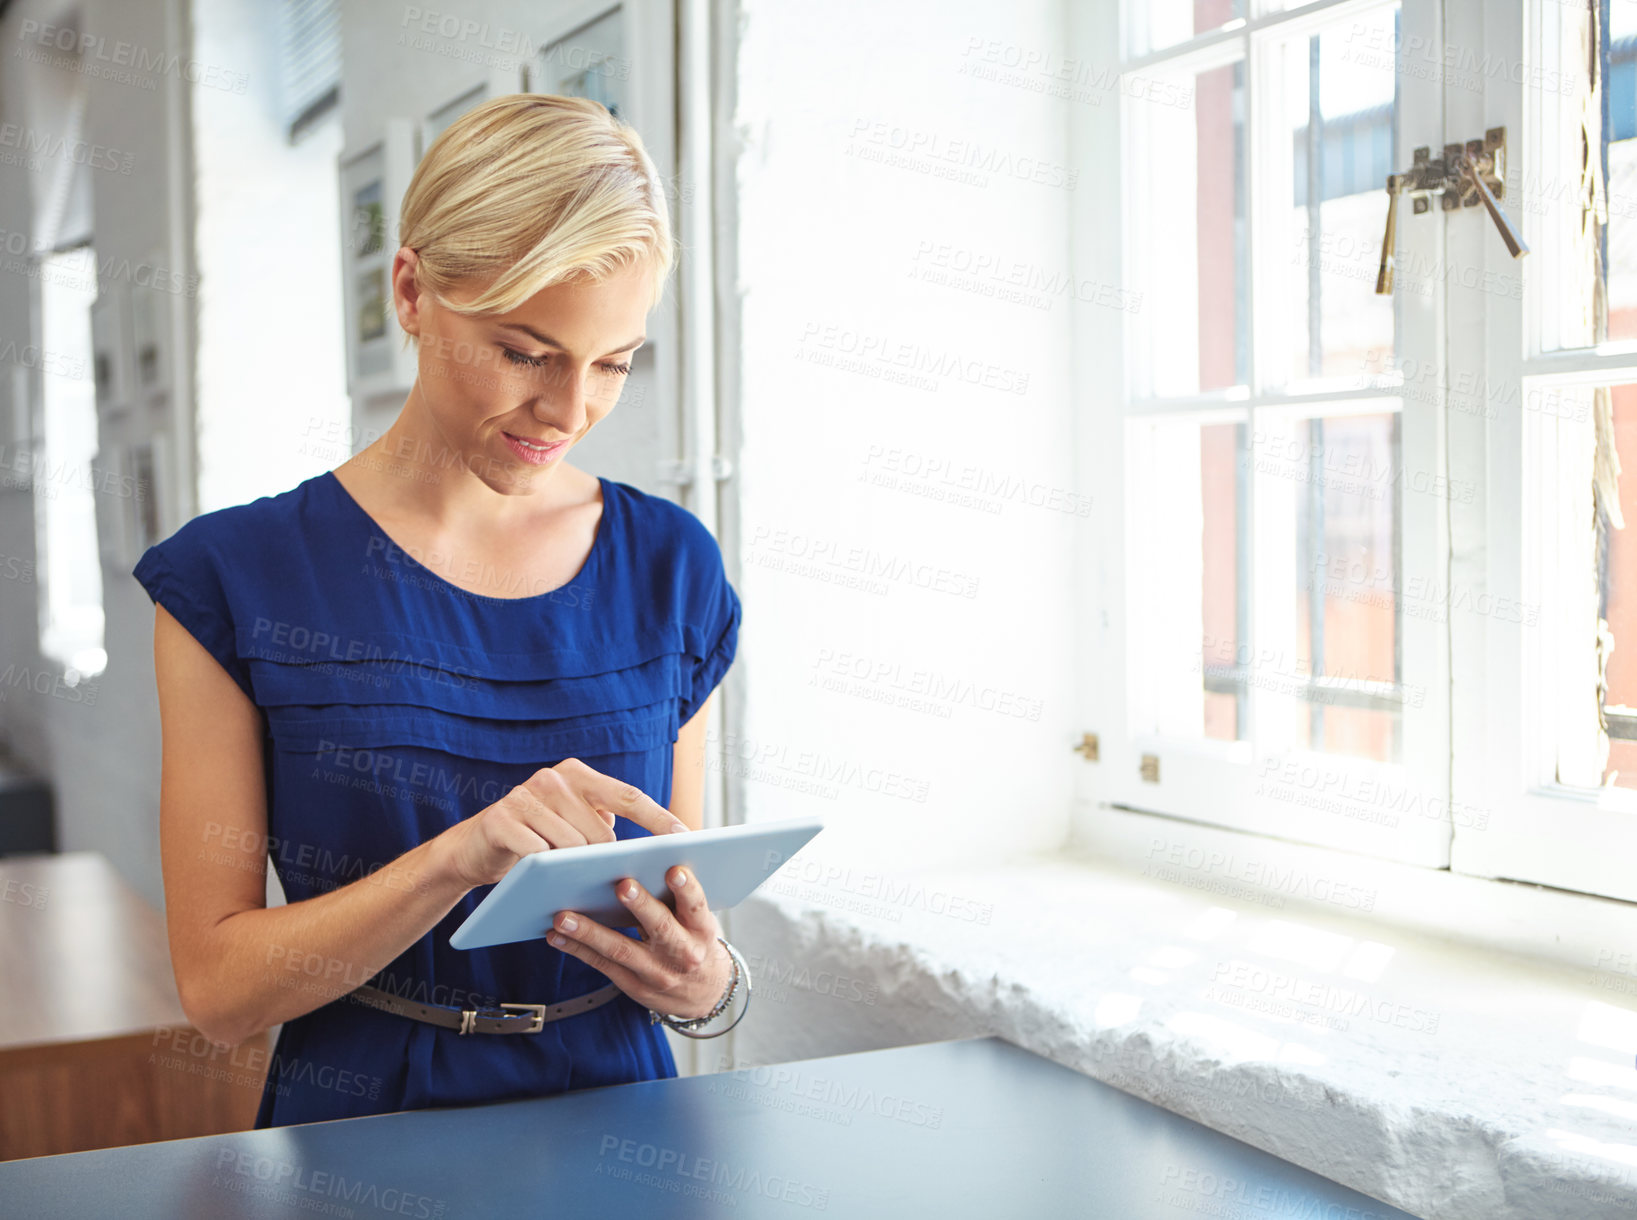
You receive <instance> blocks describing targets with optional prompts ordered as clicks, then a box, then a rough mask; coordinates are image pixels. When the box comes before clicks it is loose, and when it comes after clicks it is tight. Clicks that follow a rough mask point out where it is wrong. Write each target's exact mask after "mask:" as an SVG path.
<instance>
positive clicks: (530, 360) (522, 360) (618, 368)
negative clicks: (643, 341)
mask: <svg viewBox="0 0 1637 1220" xmlns="http://www.w3.org/2000/svg"><path fill="white" fill-rule="evenodd" d="M500 350H501V351H502V352H504V353H505V355H506V359H507V360H510V361H511V362H512V363H513V364H526V365H528V366H529V367H530V368H539V367H540V366H541V365H543V364H544V363H545V362H546V361H547V360H549V359H551V357H550V356H549V355H545V356H526V355H524V354H523V353H522V352H514V351H513V350H512V349H511V348H509V347H503V348H501V349H500ZM602 367H603V368H604V369H606V370H607V371H608V372H610V373H614V374H617V375H618V376H621V377H624V376H625V375H626V374H628V373H629V372H630V371H631V366H630V365H629V364H615V363H613V362H605V363H604V364H603V365H602Z"/></svg>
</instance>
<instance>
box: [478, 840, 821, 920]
mask: <svg viewBox="0 0 1637 1220" xmlns="http://www.w3.org/2000/svg"><path fill="white" fill-rule="evenodd" d="M822 829H823V822H822V820H821V819H819V818H817V817H807V818H794V819H789V820H786V821H779V822H754V823H751V824H750V825H746V826H717V827H710V828H708V829H706V830H689V831H679V832H677V833H674V834H663V835H643V836H641V837H639V838H635V839H619V840H617V841H615V842H613V843H589V844H587V845H586V846H584V847H565V848H559V849H557V850H555V851H537V852H534V853H532V854H530V855H527V856H524V857H523V858H522V859H521V860H519V861H518V862H517V863H516V864H514V865H512V868H511V871H510V872H509V873H507V874H506V875H505V876H504V877H502V878H501V879H500V881H499V883H498V884H496V886H495V887H494V889H492V890H490V891H489V893H488V895H487V896H486V897H485V898H484V899H483V901H482V902H480V903H478V905H477V909H476V910H475V911H473V912H472V913H471V914H470V915H469V916H467V917H466V922H465V923H463V924H461V925H460V927H458V928H456V929H455V933H454V935H453V936H451V937H450V938H449V944H450V945H451V946H452V947H454V948H456V949H481V948H483V947H484V946H485V945H504V944H510V943H511V942H512V941H518V940H535V939H537V938H539V937H542V936H544V935H546V933H548V932H550V931H551V928H552V920H553V919H554V918H555V917H556V915H557V912H558V911H574V912H576V913H578V914H582V915H589V916H590V917H591V918H592V919H595V920H596V921H597V922H598V923H601V924H605V925H607V926H608V927H611V928H630V927H636V926H637V919H636V916H634V915H632V914H631V912H630V910H629V908H627V907H626V906H625V905H624V904H622V903H621V902H620V900H619V899H618V898H616V897H615V896H614V884H615V882H617V881H619V880H621V879H622V878H625V877H634V878H636V880H637V881H638V882H639V883H640V884H641V885H642V887H643V888H644V889H646V890H647V891H648V892H649V893H650V894H652V895H654V897H656V898H658V899H660V900H661V901H662V902H664V903H665V905H666V906H668V907H670V908H671V909H672V910H673V911H674V910H675V909H676V900H675V898H674V897H673V895H672V894H671V889H670V886H668V885H666V884H665V874H666V873H667V872H669V871H670V870H671V868H672V867H674V866H675V865H678V864H680V865H682V866H684V867H685V868H686V869H687V870H688V872H689V873H690V874H692V875H693V876H694V877H696V878H698V880H699V884H700V885H702V886H704V887H705V898H706V900H707V901H708V902H709V903H710V907H711V910H713V911H723V910H726V909H727V908H728V907H731V906H734V905H736V904H738V903H740V902H743V901H744V900H745V899H746V898H748V897H749V896H750V894H751V892H752V891H753V890H755V889H756V887H757V886H759V885H761V884H762V882H764V881H766V880H767V879H768V878H769V877H771V876H772V875H773V874H774V873H776V872H777V871H778V870H779V867H780V865H782V864H783V863H784V862H785V861H786V860H788V859H790V857H791V856H793V855H795V854H796V852H797V851H798V850H799V849H800V848H801V847H802V845H803V844H805V843H806V842H807V841H808V840H809V839H811V838H812V837H813V836H814V835H816V834H818V832H819V831H820V830H822Z"/></svg>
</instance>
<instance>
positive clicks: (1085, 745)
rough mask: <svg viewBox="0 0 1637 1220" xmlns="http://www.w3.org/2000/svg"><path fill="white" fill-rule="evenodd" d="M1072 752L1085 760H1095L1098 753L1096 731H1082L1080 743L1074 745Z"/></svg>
mask: <svg viewBox="0 0 1637 1220" xmlns="http://www.w3.org/2000/svg"><path fill="white" fill-rule="evenodd" d="M1074 752H1075V753H1076V754H1078V755H1080V756H1081V757H1082V758H1084V759H1085V760H1086V761H1087V762H1096V761H1097V758H1098V755H1099V753H1100V746H1099V744H1098V741H1097V734H1096V733H1082V734H1081V735H1080V743H1079V744H1078V745H1077V746H1075V747H1074Z"/></svg>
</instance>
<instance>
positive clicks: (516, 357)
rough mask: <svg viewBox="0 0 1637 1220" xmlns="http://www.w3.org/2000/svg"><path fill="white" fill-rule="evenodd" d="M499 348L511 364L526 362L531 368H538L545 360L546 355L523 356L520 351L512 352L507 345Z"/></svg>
mask: <svg viewBox="0 0 1637 1220" xmlns="http://www.w3.org/2000/svg"><path fill="white" fill-rule="evenodd" d="M500 350H501V351H503V352H505V353H506V359H508V360H510V361H511V362H512V363H513V364H526V365H529V366H530V367H531V368H539V367H540V366H541V365H542V364H544V363H545V362H546V357H544V356H525V355H524V354H523V353H522V352H514V351H512V349H511V348H509V347H503V348H501V349H500Z"/></svg>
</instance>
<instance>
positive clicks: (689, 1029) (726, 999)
mask: <svg viewBox="0 0 1637 1220" xmlns="http://www.w3.org/2000/svg"><path fill="white" fill-rule="evenodd" d="M716 939H717V940H718V941H720V942H721V945H722V947H723V948H724V949H726V950H727V951H728V957H729V958H730V959H731V960H732V962H733V977H732V978H731V979H730V980H729V981H728V986H727V990H726V991H724V992H723V993H722V998H721V999H720V1000H718V1001H717V1003H716V1007H715V1008H712V1009H711V1010H710V1011H709V1012H708V1013H706V1014H705V1015H704V1016H702V1017H673V1016H669V1015H668V1014H666V1013H662V1012H655V1011H654V1010H653V1009H651V1008H650V1009H649V1010H648V1023H649V1024H650V1025H653V1024H655V1023H656V1022H663V1023H664V1024H665V1026H666V1027H667V1028H669V1029H674V1030H675V1031H676V1032H677V1033H679V1034H684V1035H686V1036H687V1037H689V1038H719V1037H721V1036H722V1035H723V1034H725V1033H727V1032H728V1030H730V1029H732V1028H733V1026H735V1025H737V1024H739V1022H740V1021H742V1020H744V1016H745V1013H746V1012H748V1011H749V1010H750V992H751V984H750V967H748V966H747V965H745V960H744V958H742V957H740V956H739V951H738V950H737V949H735V948H734V947H733V946H732V945H730V944H728V942H727V941H726V940H723V939H722V937H720V936H718V937H717V938H716ZM741 980H742V981H743V982H744V986H745V1006H744V1008H742V1009H740V1011H739V1015H738V1016H737V1017H735V1018H734V1019H733V1022H732V1024H730V1025H726V1026H724V1027H723V1028H721V1029H719V1030H717V1031H716V1032H715V1033H713V1034H700V1033H696V1032H694V1031H696V1030H698V1029H701V1028H703V1027H704V1026H706V1025H708V1024H710V1022H712V1021H714V1020H716V1018H717V1017H719V1016H721V1015H722V1014H723V1013H724V1012H726V1011H727V1009H728V1006H729V1005H731V1004H732V1003H733V997H734V996H735V995H737V994H738V991H739V984H740V982H741Z"/></svg>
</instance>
